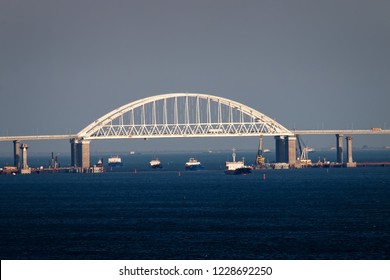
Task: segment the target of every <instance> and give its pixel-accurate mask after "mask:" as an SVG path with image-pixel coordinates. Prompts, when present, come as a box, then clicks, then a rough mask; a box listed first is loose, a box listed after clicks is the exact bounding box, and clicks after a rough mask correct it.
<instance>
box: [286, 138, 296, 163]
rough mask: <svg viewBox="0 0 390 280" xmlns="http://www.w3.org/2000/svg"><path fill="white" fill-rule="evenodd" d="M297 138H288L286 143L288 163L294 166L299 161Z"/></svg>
mask: <svg viewBox="0 0 390 280" xmlns="http://www.w3.org/2000/svg"><path fill="white" fill-rule="evenodd" d="M296 142H297V137H295V136H287V141H286V162H287V163H288V164H290V165H294V164H295V163H296V160H297V144H296Z"/></svg>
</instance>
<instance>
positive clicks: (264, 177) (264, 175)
mask: <svg viewBox="0 0 390 280" xmlns="http://www.w3.org/2000/svg"><path fill="white" fill-rule="evenodd" d="M263 180H264V181H265V173H264V174H263Z"/></svg>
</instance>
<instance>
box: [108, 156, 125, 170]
mask: <svg viewBox="0 0 390 280" xmlns="http://www.w3.org/2000/svg"><path fill="white" fill-rule="evenodd" d="M108 166H110V167H116V166H122V159H121V158H120V157H119V156H111V157H109V158H108Z"/></svg>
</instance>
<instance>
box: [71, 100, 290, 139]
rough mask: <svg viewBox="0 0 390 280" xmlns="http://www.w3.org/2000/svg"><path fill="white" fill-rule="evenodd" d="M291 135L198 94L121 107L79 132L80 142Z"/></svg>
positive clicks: (238, 107)
mask: <svg viewBox="0 0 390 280" xmlns="http://www.w3.org/2000/svg"><path fill="white" fill-rule="evenodd" d="M259 135H264V136H276V135H293V133H292V132H291V131H289V130H288V129H286V128H285V127H283V126H282V125H281V124H279V123H277V122H276V121H275V120H273V119H271V118H269V117H267V116H266V115H264V114H262V113H260V112H259V111H257V110H255V109H252V108H250V107H248V106H246V105H244V104H241V103H239V102H236V101H233V100H230V99H227V98H223V97H218V96H213V95H207V94H199V93H169V94H162V95H156V96H151V97H147V98H143V99H139V100H136V101H134V102H131V103H128V104H126V105H123V106H121V107H119V108H117V109H115V110H113V111H111V112H109V113H108V114H106V115H104V116H102V117H101V118H99V119H97V120H96V121H94V122H93V123H91V124H90V125H88V126H86V127H85V128H84V129H83V130H81V131H80V132H79V133H78V134H77V136H78V138H79V139H85V140H95V139H121V138H122V139H123V138H166V137H215V136H259Z"/></svg>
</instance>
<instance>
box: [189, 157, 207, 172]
mask: <svg viewBox="0 0 390 280" xmlns="http://www.w3.org/2000/svg"><path fill="white" fill-rule="evenodd" d="M185 167H186V170H191V171H192V170H200V169H203V166H202V164H201V163H200V162H199V161H197V160H196V159H194V158H190V159H189V160H188V161H187V162H186V164H185Z"/></svg>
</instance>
